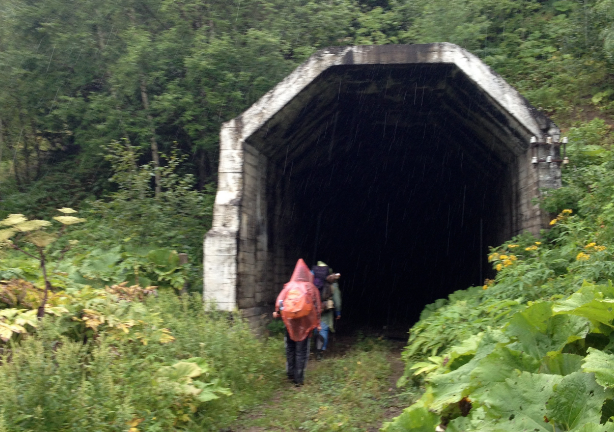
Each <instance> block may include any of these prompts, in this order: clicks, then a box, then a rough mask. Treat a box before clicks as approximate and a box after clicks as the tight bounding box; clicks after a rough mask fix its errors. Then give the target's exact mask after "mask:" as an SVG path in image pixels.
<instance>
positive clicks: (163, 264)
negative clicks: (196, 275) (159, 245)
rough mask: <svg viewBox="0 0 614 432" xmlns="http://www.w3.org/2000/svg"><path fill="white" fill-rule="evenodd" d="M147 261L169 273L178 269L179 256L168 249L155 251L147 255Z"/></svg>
mask: <svg viewBox="0 0 614 432" xmlns="http://www.w3.org/2000/svg"><path fill="white" fill-rule="evenodd" d="M147 259H148V260H149V261H151V262H152V263H153V264H154V265H155V266H156V267H160V268H161V269H163V270H165V271H167V272H170V271H173V270H175V269H176V268H177V267H179V255H178V254H177V252H176V251H174V250H170V249H155V250H152V251H150V252H149V253H148V254H147Z"/></svg>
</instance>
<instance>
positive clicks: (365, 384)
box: [227, 334, 408, 432]
mask: <svg viewBox="0 0 614 432" xmlns="http://www.w3.org/2000/svg"><path fill="white" fill-rule="evenodd" d="M403 345H404V344H403V342H401V341H388V340H384V339H383V338H382V337H374V336H368V337H365V336H363V335H361V334H353V335H345V336H344V335H341V336H340V335H337V336H335V338H334V340H331V343H330V348H329V350H328V352H327V353H326V357H325V359H324V360H323V361H320V362H317V361H315V359H314V356H313V353H312V354H311V355H310V359H309V362H308V365H307V371H306V380H305V385H304V386H303V387H301V388H296V387H294V386H293V385H291V384H290V383H286V382H284V383H283V385H282V386H281V388H280V389H279V390H277V391H276V392H275V393H274V394H273V396H272V397H271V399H269V400H268V401H265V402H263V403H262V404H260V405H259V406H256V407H254V408H253V409H251V410H249V411H248V412H245V413H244V414H243V415H241V416H240V417H239V419H238V420H237V421H236V422H235V424H234V425H233V426H232V427H231V428H230V429H227V431H228V432H264V431H295V430H303V431H304V430H307V431H336V430H338V431H377V430H379V428H380V427H381V425H382V422H383V421H387V420H390V419H391V418H393V417H395V416H397V415H399V413H400V412H401V411H402V410H403V408H405V407H406V406H407V405H408V403H407V401H406V400H405V398H404V397H403V396H402V395H400V394H399V391H398V390H397V388H396V381H397V380H398V379H399V377H400V376H401V375H402V374H403V369H404V364H403V362H402V361H401V351H402V348H403Z"/></svg>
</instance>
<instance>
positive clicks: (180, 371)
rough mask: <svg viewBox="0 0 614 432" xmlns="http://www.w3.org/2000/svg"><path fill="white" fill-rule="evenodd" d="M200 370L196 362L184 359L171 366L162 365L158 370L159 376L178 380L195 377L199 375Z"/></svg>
mask: <svg viewBox="0 0 614 432" xmlns="http://www.w3.org/2000/svg"><path fill="white" fill-rule="evenodd" d="M202 372H203V371H202V369H201V368H200V367H199V366H198V365H197V364H196V363H191V362H185V361H182V362H177V363H175V364H174V365H172V366H164V367H161V368H160V369H159V370H158V374H159V375H160V376H164V377H166V378H168V379H171V380H173V381H178V382H181V381H185V380H188V379H190V378H196V377H197V376H199V375H201V374H202Z"/></svg>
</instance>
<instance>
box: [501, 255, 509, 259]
mask: <svg viewBox="0 0 614 432" xmlns="http://www.w3.org/2000/svg"><path fill="white" fill-rule="evenodd" d="M499 259H500V260H506V259H507V255H501V256H500V257H499Z"/></svg>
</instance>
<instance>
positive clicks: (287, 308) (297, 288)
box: [281, 282, 313, 319]
mask: <svg viewBox="0 0 614 432" xmlns="http://www.w3.org/2000/svg"><path fill="white" fill-rule="evenodd" d="M288 284H291V286H290V287H289V288H288V292H287V293H286V298H285V299H284V303H283V305H284V306H283V307H284V308H283V310H282V311H281V314H282V317H284V318H287V319H295V318H302V317H304V316H307V315H309V314H310V313H311V311H312V310H313V296H312V295H311V293H310V292H309V289H308V288H307V286H306V284H305V283H300V282H298V283H297V282H288Z"/></svg>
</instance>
